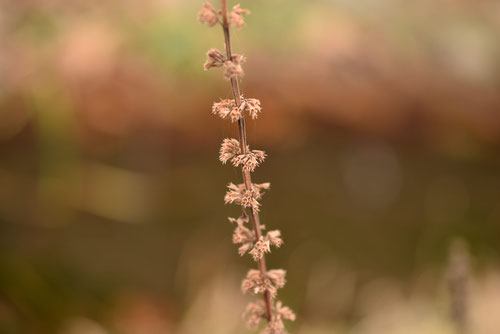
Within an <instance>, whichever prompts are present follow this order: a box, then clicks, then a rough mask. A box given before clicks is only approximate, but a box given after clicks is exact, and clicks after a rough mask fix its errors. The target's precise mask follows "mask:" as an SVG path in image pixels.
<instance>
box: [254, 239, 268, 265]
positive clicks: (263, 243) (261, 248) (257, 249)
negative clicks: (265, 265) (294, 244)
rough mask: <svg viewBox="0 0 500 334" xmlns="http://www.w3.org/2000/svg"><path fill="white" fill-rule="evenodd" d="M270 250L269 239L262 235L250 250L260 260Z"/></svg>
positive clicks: (255, 258)
mask: <svg viewBox="0 0 500 334" xmlns="http://www.w3.org/2000/svg"><path fill="white" fill-rule="evenodd" d="M269 252H271V247H270V244H269V241H268V240H266V239H264V237H260V239H259V240H258V241H257V242H256V243H255V245H254V246H253V249H252V250H251V251H250V254H251V255H252V257H253V259H254V260H255V261H259V260H260V259H262V257H263V256H264V254H265V253H269Z"/></svg>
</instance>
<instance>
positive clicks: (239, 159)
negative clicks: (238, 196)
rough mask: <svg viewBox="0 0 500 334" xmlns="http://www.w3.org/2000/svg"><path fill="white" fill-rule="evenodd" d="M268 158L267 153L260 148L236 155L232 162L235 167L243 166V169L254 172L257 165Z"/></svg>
mask: <svg viewBox="0 0 500 334" xmlns="http://www.w3.org/2000/svg"><path fill="white" fill-rule="evenodd" d="M265 158H266V153H265V152H264V151H260V150H253V151H251V152H248V153H246V154H240V155H238V156H236V157H234V158H233V159H232V160H231V162H232V163H233V165H234V167H238V166H240V165H241V166H243V170H246V171H250V172H253V171H254V170H255V168H256V167H257V166H259V165H260V163H261V162H263V161H264V159H265Z"/></svg>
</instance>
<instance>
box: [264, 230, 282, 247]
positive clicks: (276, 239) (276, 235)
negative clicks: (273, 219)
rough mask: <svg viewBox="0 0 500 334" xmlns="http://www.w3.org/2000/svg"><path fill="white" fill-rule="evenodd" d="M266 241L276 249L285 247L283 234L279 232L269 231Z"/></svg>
mask: <svg viewBox="0 0 500 334" xmlns="http://www.w3.org/2000/svg"><path fill="white" fill-rule="evenodd" d="M266 240H269V243H270V244H271V245H273V246H274V247H278V248H279V247H280V246H281V245H283V239H281V232H280V231H279V230H274V231H269V232H267V235H266Z"/></svg>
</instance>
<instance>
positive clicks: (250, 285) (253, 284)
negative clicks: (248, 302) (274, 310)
mask: <svg viewBox="0 0 500 334" xmlns="http://www.w3.org/2000/svg"><path fill="white" fill-rule="evenodd" d="M241 291H243V293H247V292H249V291H251V292H253V293H255V294H258V293H264V292H266V291H267V292H269V294H270V295H271V298H273V299H274V298H275V297H276V293H277V291H278V287H276V286H275V285H273V282H272V280H271V279H270V278H268V277H265V276H263V275H262V274H261V273H260V271H258V270H255V269H252V270H250V271H249V272H248V273H247V277H246V278H245V279H244V280H243V282H242V283H241Z"/></svg>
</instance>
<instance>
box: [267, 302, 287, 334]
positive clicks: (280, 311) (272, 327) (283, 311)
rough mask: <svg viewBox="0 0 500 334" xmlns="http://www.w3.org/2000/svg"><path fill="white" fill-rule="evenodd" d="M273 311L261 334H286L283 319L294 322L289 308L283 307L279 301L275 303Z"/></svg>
mask: <svg viewBox="0 0 500 334" xmlns="http://www.w3.org/2000/svg"><path fill="white" fill-rule="evenodd" d="M273 311H274V312H273V315H272V317H271V320H270V321H269V322H268V323H267V326H266V328H265V329H264V330H263V331H262V332H261V334H286V333H287V332H286V331H285V325H284V324H283V319H287V320H291V321H294V320H295V314H294V313H293V312H292V310H291V309H290V308H289V307H287V306H283V305H282V303H281V301H278V302H276V306H275V308H274V310H273Z"/></svg>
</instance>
